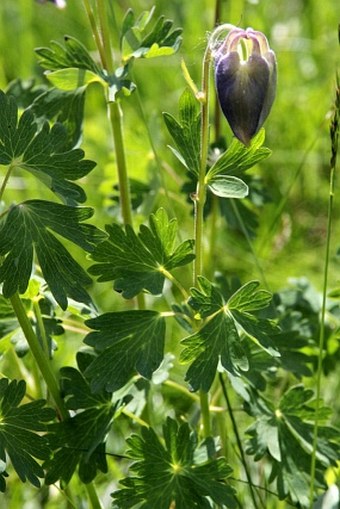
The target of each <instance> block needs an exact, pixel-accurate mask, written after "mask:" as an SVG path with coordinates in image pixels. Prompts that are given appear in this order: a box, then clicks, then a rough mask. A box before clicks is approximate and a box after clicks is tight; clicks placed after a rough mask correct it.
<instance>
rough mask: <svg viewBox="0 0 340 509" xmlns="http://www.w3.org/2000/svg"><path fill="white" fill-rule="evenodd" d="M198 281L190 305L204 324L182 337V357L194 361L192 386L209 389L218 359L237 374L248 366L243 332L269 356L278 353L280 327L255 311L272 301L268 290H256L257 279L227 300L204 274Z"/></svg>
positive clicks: (188, 361) (190, 380)
mask: <svg viewBox="0 0 340 509" xmlns="http://www.w3.org/2000/svg"><path fill="white" fill-rule="evenodd" d="M198 282H199V288H193V289H192V290H191V298H190V299H189V304H190V306H191V307H192V308H193V309H195V310H196V311H197V313H196V318H200V319H203V320H202V325H201V327H200V328H199V330H198V331H197V332H194V333H193V334H191V335H190V336H187V337H185V338H184V339H183V340H182V342H181V343H182V345H183V346H184V349H183V350H182V352H181V355H180V360H181V362H183V363H185V364H186V363H190V362H191V365H190V367H189V369H188V371H187V374H186V380H188V381H189V383H190V386H191V388H192V389H193V390H198V389H203V390H204V391H206V392H208V391H209V389H210V387H211V385H212V383H213V380H214V378H215V375H216V370H217V367H218V363H219V362H221V365H222V366H223V368H224V369H226V370H227V371H228V372H229V373H231V375H234V376H236V375H240V374H241V373H242V372H245V371H247V370H248V369H249V360H248V356H247V349H246V348H245V347H244V344H243V342H242V341H241V338H242V333H241V331H243V332H244V333H245V334H246V338H248V339H250V340H252V341H254V342H255V343H256V344H258V345H259V346H260V347H261V348H262V349H264V350H265V351H266V352H267V353H269V354H270V355H272V356H279V353H278V351H277V349H276V347H275V343H274V341H273V337H274V336H275V335H276V334H277V333H278V328H277V326H276V325H275V324H274V323H273V322H271V321H270V320H267V319H262V318H258V317H257V316H256V315H254V314H253V313H254V312H255V311H258V310H260V309H263V308H265V307H267V306H268V304H269V302H270V300H271V295H270V294H269V293H268V292H266V291H263V290H257V288H258V286H259V283H258V282H257V281H250V282H249V283H246V284H245V285H244V286H242V287H241V288H240V289H239V290H237V291H236V292H234V293H233V295H231V297H230V298H229V299H228V300H227V302H225V301H224V298H223V295H222V293H221V292H220V290H219V289H217V288H216V287H214V285H212V283H211V282H210V281H208V280H207V279H206V278H204V277H202V276H201V277H200V278H199V280H198Z"/></svg>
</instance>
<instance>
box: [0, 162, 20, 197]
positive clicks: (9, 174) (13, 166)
mask: <svg viewBox="0 0 340 509" xmlns="http://www.w3.org/2000/svg"><path fill="white" fill-rule="evenodd" d="M15 166H16V163H15V162H14V161H12V163H11V164H10V165H9V166H8V168H7V171H6V175H5V176H4V180H3V181H2V184H1V188H0V202H1V200H2V197H3V194H4V192H5V189H6V186H7V182H8V180H9V177H10V176H11V173H12V171H13V169H14V168H15Z"/></svg>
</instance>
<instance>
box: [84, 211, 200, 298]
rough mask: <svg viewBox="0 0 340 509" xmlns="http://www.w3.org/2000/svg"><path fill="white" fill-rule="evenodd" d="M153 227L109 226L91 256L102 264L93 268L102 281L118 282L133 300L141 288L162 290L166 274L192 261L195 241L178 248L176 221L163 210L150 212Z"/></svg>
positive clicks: (154, 290)
mask: <svg viewBox="0 0 340 509" xmlns="http://www.w3.org/2000/svg"><path fill="white" fill-rule="evenodd" d="M149 222H150V227H147V226H146V225H141V226H140V229H139V233H138V235H136V234H135V232H134V230H133V229H132V227H131V226H129V225H126V226H125V232H124V230H123V229H122V228H121V227H120V226H119V225H117V224H112V225H108V226H106V231H107V233H108V234H109V238H108V240H107V241H105V242H102V243H101V244H99V245H98V247H97V248H96V249H95V250H94V252H93V254H92V258H93V259H94V260H95V261H97V262H100V263H97V264H95V265H92V267H90V269H89V270H90V273H91V274H93V275H95V276H98V275H99V278H98V280H99V281H112V280H114V281H115V285H114V288H115V290H117V291H119V292H122V295H123V297H125V298H126V299H131V298H132V297H134V296H135V295H137V294H138V293H140V292H141V291H142V290H147V291H148V292H150V293H152V294H154V295H157V294H160V293H162V289H163V284H164V279H165V275H166V274H167V273H168V272H170V271H171V270H172V269H174V268H176V267H180V266H182V265H185V264H187V263H189V262H191V261H192V260H193V258H194V254H193V253H192V248H193V241H192V240H186V241H184V242H182V243H181V244H179V245H178V246H177V247H175V242H176V237H177V228H178V227H177V220H176V219H175V218H173V219H170V220H169V219H168V216H167V214H166V212H165V210H164V209H159V210H158V211H157V212H156V213H155V214H151V216H150V219H149Z"/></svg>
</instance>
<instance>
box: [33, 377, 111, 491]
mask: <svg viewBox="0 0 340 509" xmlns="http://www.w3.org/2000/svg"><path fill="white" fill-rule="evenodd" d="M61 388H62V392H63V394H64V397H65V400H66V406H67V408H68V409H70V410H72V415H71V416H70V417H69V418H68V419H66V420H64V421H62V422H59V423H55V424H52V425H50V426H49V433H48V434H47V439H48V442H49V446H50V448H51V450H52V451H53V453H52V455H51V457H50V458H49V459H47V460H46V461H45V462H44V465H43V466H44V469H45V470H46V477H45V482H46V483H47V484H53V483H55V482H57V481H58V480H62V481H63V482H64V483H66V484H67V483H68V482H69V481H70V479H71V477H72V475H73V473H74V472H75V470H76V469H78V473H79V477H80V479H81V480H82V481H83V482H84V483H89V482H91V481H92V480H93V479H94V477H95V476H96V474H97V471H98V470H100V471H101V472H107V462H106V455H105V441H106V436H107V434H108V431H109V429H110V427H111V425H112V421H113V419H114V415H115V412H116V409H117V406H118V405H119V404H120V403H119V402H118V403H113V402H112V401H111V398H112V394H110V393H108V392H105V391H102V392H98V393H96V394H93V393H92V392H91V390H90V387H89V384H88V382H87V381H86V379H85V378H84V376H83V374H82V373H81V372H80V371H78V370H77V369H75V368H71V367H66V368H62V369H61Z"/></svg>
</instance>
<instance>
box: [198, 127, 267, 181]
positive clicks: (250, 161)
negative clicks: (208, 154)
mask: <svg viewBox="0 0 340 509" xmlns="http://www.w3.org/2000/svg"><path fill="white" fill-rule="evenodd" d="M264 136H265V132H264V129H261V130H260V131H259V132H258V134H257V135H256V136H254V138H253V139H252V141H251V143H250V146H249V147H247V146H245V145H244V144H243V143H241V142H240V141H239V140H237V139H236V138H234V139H233V141H232V142H231V144H230V145H229V147H228V148H227V150H226V151H225V152H224V153H223V154H222V155H221V156H220V157H219V158H218V159H217V161H216V162H215V163H214V164H213V165H212V166H211V168H210V169H209V171H208V174H207V180H208V181H209V179H210V178H212V177H214V176H215V175H221V174H225V175H226V174H227V175H240V174H242V172H244V171H246V170H247V169H249V168H251V167H252V166H254V165H255V164H257V163H259V162H260V161H262V160H263V159H266V158H267V157H269V156H270V154H271V150H269V149H268V148H266V147H262V145H263V143H264Z"/></svg>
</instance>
